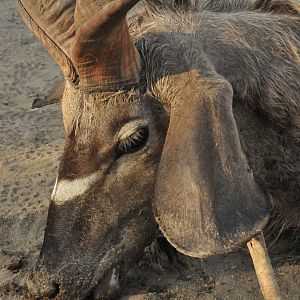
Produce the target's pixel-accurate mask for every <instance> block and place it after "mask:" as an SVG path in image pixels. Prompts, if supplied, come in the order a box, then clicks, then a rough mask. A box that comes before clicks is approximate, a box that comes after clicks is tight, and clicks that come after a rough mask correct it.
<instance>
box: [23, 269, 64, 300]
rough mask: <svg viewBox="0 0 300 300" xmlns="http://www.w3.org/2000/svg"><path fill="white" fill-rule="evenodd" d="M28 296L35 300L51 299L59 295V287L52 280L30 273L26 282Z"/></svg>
mask: <svg viewBox="0 0 300 300" xmlns="http://www.w3.org/2000/svg"><path fill="white" fill-rule="evenodd" d="M26 284H27V288H28V291H29V293H30V295H31V296H32V297H33V298H35V299H40V298H42V299H44V298H47V299H51V298H54V297H55V296H56V295H57V294H58V293H59V286H58V284H57V283H55V281H53V280H49V279H48V280H47V279H45V278H43V276H40V275H39V274H34V273H30V274H29V275H28V276H27V280H26Z"/></svg>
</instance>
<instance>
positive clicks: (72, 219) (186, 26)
mask: <svg viewBox="0 0 300 300" xmlns="http://www.w3.org/2000/svg"><path fill="white" fill-rule="evenodd" d="M137 2H139V1H138V0H115V1H112V0H111V1H109V0H89V1H83V0H77V1H74V0H61V1H55V0H49V1H42V0H19V1H18V6H19V11H20V14H21V15H22V17H23V19H24V21H25V23H26V24H27V25H28V27H29V28H30V29H31V31H32V32H33V33H34V34H35V35H36V37H37V38H38V39H39V40H40V41H41V43H42V44H43V45H44V46H45V47H46V48H47V49H48V50H49V52H50V54H51V55H52V56H53V57H54V58H55V60H56V61H57V62H58V64H59V65H60V67H61V69H62V71H63V73H64V77H65V89H64V93H63V97H62V112H63V122H64V127H65V132H66V144H65V149H64V154H63V157H62V160H61V163H60V167H59V171H58V176H57V181H56V184H55V187H54V190H53V194H52V198H51V202H50V207H49V212H48V220H47V225H46V231H45V237H44V243H43V246H42V250H41V253H40V258H39V261H38V262H37V264H36V266H35V268H34V269H33V270H32V272H31V274H29V275H28V288H29V291H30V293H31V295H32V296H35V297H37V298H47V297H48V298H52V297H53V298H54V297H56V298H57V299H85V298H86V297H91V298H95V299H102V297H105V296H111V297H114V295H115V294H114V293H115V292H116V290H117V288H118V283H117V280H116V279H117V278H116V277H117V273H118V270H122V269H123V268H126V266H127V265H129V264H130V263H131V261H133V260H136V259H137V258H138V257H139V255H140V253H142V252H143V249H144V247H145V246H146V245H147V244H149V243H150V242H151V241H152V240H153V238H155V236H156V235H157V233H158V227H159V230H160V231H161V232H162V233H163V234H164V236H165V237H166V238H167V239H168V241H169V242H170V243H171V244H172V245H173V246H175V247H176V248H177V249H178V250H179V251H181V252H182V253H184V254H187V255H190V256H194V257H205V256H209V255H213V254H220V253H227V252H230V251H232V250H234V249H235V248H236V247H238V246H240V245H243V244H244V243H245V242H246V241H248V240H249V239H250V238H251V237H252V236H254V235H255V234H257V233H258V232H260V231H261V230H262V229H263V228H264V227H265V226H266V224H267V222H268V220H269V228H272V226H273V229H274V227H276V226H275V225H278V227H281V228H282V229H285V228H286V229H288V228H297V227H298V226H299V225H300V199H299V197H300V196H299V195H300V193H299V186H300V183H299V175H300V171H299V166H300V159H299V140H300V16H299V11H300V10H299V7H298V6H297V5H296V4H293V3H292V2H290V1H282V2H280V1H276V0H274V1H268V0H266V1H265V0H257V1H234V0H232V1H228V0H227V1H217V0H206V1H195V2H197V3H196V4H195V5H194V6H193V5H192V4H189V5H188V3H190V2H189V1H187V2H184V1H177V2H176V1H174V3H172V1H162V0H156V1H153V3H152V4H151V1H149V3H148V8H147V9H146V10H143V11H139V12H138V13H137V14H136V15H135V16H132V17H131V18H130V19H128V20H127V19H126V14H127V12H128V11H129V10H130V9H131V8H132V7H133V6H134V5H135V4H137ZM145 5H146V6H147V4H145ZM270 216H271V217H270ZM156 224H158V226H157V225H156ZM110 279H111V280H110Z"/></svg>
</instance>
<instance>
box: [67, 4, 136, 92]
mask: <svg viewBox="0 0 300 300" xmlns="http://www.w3.org/2000/svg"><path fill="white" fill-rule="evenodd" d="M77 2H78V3H77V5H76V11H75V23H76V24H80V19H79V18H82V19H85V20H84V21H83V22H82V23H81V24H80V25H79V26H78V28H77V30H76V35H75V38H74V40H73V44H72V46H71V51H70V52H71V60H72V62H73V64H74V66H75V68H76V70H77V73H78V75H79V80H80V82H79V85H80V88H82V89H84V90H99V89H100V90H108V91H110V90H117V89H122V88H123V89H124V88H130V87H133V86H135V85H137V84H138V82H139V72H140V57H139V54H138V51H137V49H136V48H135V45H134V42H133V41H132V39H131V36H130V33H129V28H128V25H127V21H126V14H127V12H128V11H129V10H130V9H131V8H132V7H133V6H134V5H135V4H136V3H137V2H139V0H117V1H113V2H109V3H108V4H106V5H104V6H103V7H102V8H101V9H100V10H99V11H98V12H96V13H94V14H93V15H92V16H90V17H87V16H85V15H84V13H86V12H84V13H82V11H81V9H80V8H81V6H82V5H84V1H80V0H78V1H77Z"/></svg>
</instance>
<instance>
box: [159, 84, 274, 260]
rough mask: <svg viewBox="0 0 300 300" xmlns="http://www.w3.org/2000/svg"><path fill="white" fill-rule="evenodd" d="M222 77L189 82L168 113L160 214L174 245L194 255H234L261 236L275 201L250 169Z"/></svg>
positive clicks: (160, 172)
mask: <svg viewBox="0 0 300 300" xmlns="http://www.w3.org/2000/svg"><path fill="white" fill-rule="evenodd" d="M232 98H233V92H232V88H231V85H230V84H229V83H227V82H226V81H224V80H222V79H208V80H202V81H201V82H200V80H199V82H198V83H197V84H196V85H195V84H193V86H190V87H188V85H185V89H184V95H183V96H182V97H180V96H179V98H178V100H176V105H174V106H173V108H172V110H171V113H170V124H169V129H168V133H167V136H166V140H165V145H164V149H163V153H162V158H161V162H160V166H159V171H158V176H157V182H156V187H155V199H154V212H155V216H156V220H157V222H158V224H159V227H160V229H161V231H162V233H163V234H164V235H165V237H166V238H167V239H168V241H169V242H170V243H171V244H172V245H173V246H174V247H176V248H177V250H179V251H181V252H182V253H185V254H187V255H190V256H195V257H205V256H208V255H212V254H221V253H226V252H229V251H231V250H232V249H234V248H236V247H237V246H240V245H241V244H243V243H244V242H245V241H247V240H249V239H250V238H251V237H252V236H254V235H255V234H256V233H258V232H259V231H261V230H262V229H263V227H264V226H265V224H266V222H267V219H268V212H269V209H270V207H269V201H268V198H267V197H266V195H265V194H264V193H263V192H262V191H261V190H260V189H259V187H258V186H257V185H256V183H255V181H254V179H253V175H252V172H251V170H250V168H249V166H248V164H247V161H246V159H245V156H244V154H243V151H242V149H241V144H240V140H239V135H238V131H237V127H236V123H235V119H234V116H233V112H232Z"/></svg>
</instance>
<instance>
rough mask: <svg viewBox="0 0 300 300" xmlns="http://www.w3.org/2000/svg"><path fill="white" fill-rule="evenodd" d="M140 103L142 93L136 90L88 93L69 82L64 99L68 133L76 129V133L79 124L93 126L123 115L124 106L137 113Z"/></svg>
mask: <svg viewBox="0 0 300 300" xmlns="http://www.w3.org/2000/svg"><path fill="white" fill-rule="evenodd" d="M139 103H140V95H139V93H138V91H136V90H130V91H117V92H93V93H87V92H85V91H82V90H80V89H77V88H74V87H73V86H72V85H71V84H70V83H69V82H67V83H66V87H65V91H64V96H63V99H62V113H63V121H64V126H65V130H66V133H67V134H70V133H71V131H74V130H75V133H76V131H77V129H78V127H79V124H80V126H81V127H82V128H92V125H93V123H94V122H97V121H101V122H102V123H106V122H109V120H110V119H112V118H115V117H116V115H117V116H120V117H121V115H122V111H124V107H127V108H130V110H131V112H132V113H135V109H134V107H135V106H136V105H137V104H139ZM124 113H126V112H125V111H124Z"/></svg>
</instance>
